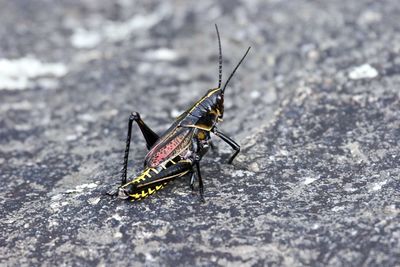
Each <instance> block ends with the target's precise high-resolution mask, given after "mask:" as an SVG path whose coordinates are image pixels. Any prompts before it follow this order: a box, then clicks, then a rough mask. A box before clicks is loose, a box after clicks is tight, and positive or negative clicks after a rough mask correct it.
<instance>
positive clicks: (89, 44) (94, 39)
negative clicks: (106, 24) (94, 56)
mask: <svg viewBox="0 0 400 267" xmlns="http://www.w3.org/2000/svg"><path fill="white" fill-rule="evenodd" d="M100 42H101V35H100V34H99V33H98V32H95V31H87V30H85V29H81V28H79V29H76V31H75V33H74V34H73V35H72V36H71V44H72V45H73V46H74V47H76V48H93V47H96V46H97V45H98V44H99V43H100Z"/></svg>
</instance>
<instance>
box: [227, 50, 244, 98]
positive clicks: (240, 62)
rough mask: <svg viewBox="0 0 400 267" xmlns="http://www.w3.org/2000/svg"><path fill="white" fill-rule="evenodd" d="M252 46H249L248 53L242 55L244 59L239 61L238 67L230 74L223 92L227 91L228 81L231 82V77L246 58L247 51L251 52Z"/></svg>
mask: <svg viewBox="0 0 400 267" xmlns="http://www.w3.org/2000/svg"><path fill="white" fill-rule="evenodd" d="M250 48H251V47H250V46H249V48H247V51H246V53H244V56H243V57H242V59H241V60H240V61H239V63H238V64H237V65H236V67H235V68H234V69H233V71H232V73H231V75H229V78H228V80H227V81H226V83H225V85H224V88H223V89H222V93H223V92H225V88H226V86H228V83H229V81H230V80H231V78H232V77H233V74H235V72H236V70H237V69H238V68H239V66H240V64H242V61H243V60H244V58H245V57H246V56H247V53H249V51H250Z"/></svg>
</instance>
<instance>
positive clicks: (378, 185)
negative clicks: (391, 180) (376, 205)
mask: <svg viewBox="0 0 400 267" xmlns="http://www.w3.org/2000/svg"><path fill="white" fill-rule="evenodd" d="M386 183H387V180H385V181H382V182H378V183H374V184H373V185H372V188H371V191H378V190H381V189H382V186H384V185H385V184H386Z"/></svg>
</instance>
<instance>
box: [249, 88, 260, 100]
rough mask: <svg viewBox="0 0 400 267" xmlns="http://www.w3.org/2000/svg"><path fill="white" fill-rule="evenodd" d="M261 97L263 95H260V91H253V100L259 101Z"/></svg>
mask: <svg viewBox="0 0 400 267" xmlns="http://www.w3.org/2000/svg"><path fill="white" fill-rule="evenodd" d="M260 96H261V93H260V92H259V91H257V90H254V91H251V93H250V97H251V98H252V99H257V98H259V97H260Z"/></svg>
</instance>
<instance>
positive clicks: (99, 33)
mask: <svg viewBox="0 0 400 267" xmlns="http://www.w3.org/2000/svg"><path fill="white" fill-rule="evenodd" d="M163 16H164V15H163V14H161V15H160V14H157V15H152V16H144V15H137V16H134V17H133V18H131V19H129V20H127V21H123V22H111V21H106V22H104V26H103V27H102V28H100V29H98V30H96V31H95V30H86V29H82V28H77V29H75V33H74V34H73V35H72V36H71V38H70V42H71V44H72V46H74V47H76V48H83V49H85V48H86V49H88V48H94V47H96V46H97V45H99V44H100V43H101V42H103V41H111V42H119V41H123V40H126V39H128V38H129V35H130V34H131V33H133V32H135V31H138V30H141V31H143V30H146V29H148V28H151V27H152V26H154V25H156V24H157V23H158V22H159V21H160V20H161V19H162V18H163Z"/></svg>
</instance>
